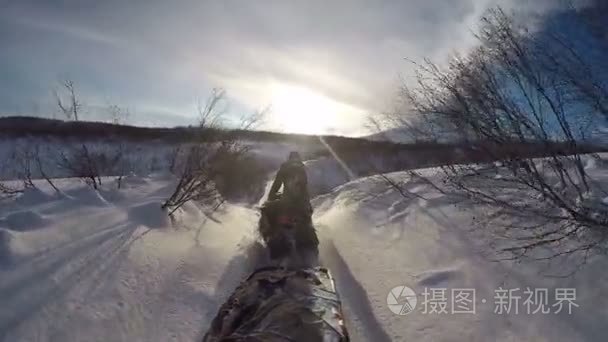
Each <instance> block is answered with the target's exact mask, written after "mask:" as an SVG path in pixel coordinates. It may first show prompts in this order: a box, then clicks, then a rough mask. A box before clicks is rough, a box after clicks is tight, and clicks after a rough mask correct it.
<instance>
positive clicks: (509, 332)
mask: <svg viewBox="0 0 608 342" xmlns="http://www.w3.org/2000/svg"><path fill="white" fill-rule="evenodd" d="M315 165H316V166H315ZM308 167H309V172H311V170H312V171H313V175H311V181H312V183H313V184H311V186H313V187H315V188H316V189H326V188H328V187H333V186H337V187H336V188H334V189H333V190H330V191H329V192H328V193H326V194H323V195H320V196H318V197H317V198H316V199H315V200H314V206H315V216H314V221H315V224H316V226H317V228H318V231H319V234H320V237H321V259H322V263H324V264H325V265H326V266H328V267H329V268H330V269H331V270H332V271H333V273H334V275H335V276H336V278H337V283H338V287H339V289H340V292H341V295H342V299H343V301H344V309H345V314H346V318H347V325H348V327H349V328H350V332H351V334H352V337H353V340H354V341H376V342H379V341H391V340H393V341H492V340H499V341H526V340H534V341H604V340H605V336H606V334H608V331H607V328H606V325H605V322H606V321H607V320H608V311H607V310H606V308H607V307H608V305H607V304H608V303H606V301H607V298H608V286H607V285H606V284H608V279H606V278H607V277H608V276H607V275H606V272H605V269H606V266H607V264H606V260H604V258H598V259H597V260H591V262H590V264H589V265H588V266H587V267H586V268H585V269H583V270H582V271H580V272H579V273H577V274H576V275H575V276H574V277H571V278H567V279H562V278H547V277H541V276H540V275H539V273H540V272H541V271H542V270H541V266H539V265H537V264H532V263H519V264H515V263H513V264H510V263H504V262H502V263H498V262H492V261H490V260H488V258H487V255H488V253H487V251H488V249H489V247H488V245H489V241H487V240H485V239H484V236H483V235H481V236H480V235H479V234H478V233H474V232H471V229H470V228H471V227H472V226H473V221H474V220H473V218H474V217H475V216H476V215H483V212H482V211H481V209H474V208H467V209H466V210H463V209H462V208H459V207H458V206H456V205H454V204H452V203H451V202H450V201H449V200H448V199H446V198H445V197H443V196H442V195H440V194H437V193H434V192H433V191H431V189H429V188H428V186H426V185H424V184H421V183H416V182H411V183H409V184H407V186H406V188H407V190H408V191H409V192H412V193H416V194H418V195H423V196H424V197H425V198H426V199H421V198H418V197H412V198H410V199H405V198H403V197H401V196H400V195H399V194H398V193H397V192H396V191H395V190H393V189H391V188H389V187H387V185H386V184H385V183H384V181H383V180H381V179H379V178H376V177H371V178H364V179H358V180H354V181H350V182H349V180H348V178H349V177H348V176H347V175H342V174H339V175H336V174H333V172H334V171H335V170H336V167H337V166H335V165H334V167H330V166H327V164H324V163H318V162H317V163H309V164H308ZM593 167H595V168H598V169H599V168H600V167H603V166H597V165H594V166H593ZM315 168H320V169H321V168H322V169H323V170H324V171H323V172H317V173H314V169H315ZM332 170H333V171H332ZM323 174H325V175H326V176H327V177H325V178H324V177H322V175H323ZM390 176H391V177H393V178H394V179H400V178H403V177H405V174H402V173H395V174H391V175H390ZM319 182H323V183H322V184H320V183H319ZM343 183H345V184H343ZM319 184H320V185H319ZM104 185H105V187H106V188H105V190H102V191H100V192H99V193H97V192H94V191H93V190H91V189H89V188H87V187H86V186H85V185H83V184H81V183H80V182H79V181H77V180H72V179H66V180H63V181H61V182H58V186H59V187H60V188H61V189H62V190H63V192H64V195H61V196H56V195H50V194H52V191H50V189H47V188H45V187H44V184H42V183H41V184H40V188H41V189H42V190H43V191H42V192H39V191H28V192H26V193H24V194H23V195H21V196H20V197H18V198H16V199H10V200H4V201H2V202H0V298H2V299H1V303H2V305H0V340H4V341H197V340H200V339H201V338H202V336H203V334H204V332H205V331H206V330H207V328H208V326H209V323H210V320H211V319H212V318H213V316H214V315H215V314H216V312H217V309H218V307H219V305H220V304H221V303H222V302H223V301H224V300H225V299H226V298H227V296H228V295H229V294H230V293H231V292H232V290H233V289H234V288H235V287H236V285H237V284H238V282H239V281H240V280H241V279H242V278H243V277H244V276H245V275H246V274H247V273H249V272H250V271H252V270H253V268H254V267H255V265H254V264H255V262H256V260H257V259H258V257H259V253H260V249H259V246H258V245H257V244H256V242H255V241H256V237H255V232H254V230H255V226H256V223H257V218H258V214H257V212H256V210H255V207H254V206H251V205H245V204H239V205H237V204H229V203H228V204H226V205H225V206H224V207H222V208H221V209H220V210H219V211H217V212H214V213H204V212H203V211H202V210H201V209H200V208H199V207H197V206H196V205H194V204H191V205H188V206H187V207H185V208H184V210H183V211H181V212H179V213H178V215H177V218H176V220H174V221H173V222H171V221H170V220H168V219H167V218H166V217H165V216H164V215H163V214H162V213H161V212H160V210H159V207H160V203H161V201H162V200H163V199H164V198H166V196H167V195H168V192H170V190H171V185H172V180H171V179H170V178H168V177H164V176H160V175H153V176H149V177H129V178H128V179H127V180H126V187H124V188H123V189H121V190H117V189H115V187H114V186H113V183H112V182H111V181H106V182H104ZM319 191H320V190H319ZM399 285H406V286H408V287H410V288H412V289H413V290H414V291H416V293H417V294H418V307H417V308H416V310H415V311H414V312H412V313H410V314H409V315H406V316H399V315H396V314H393V313H392V312H391V311H390V310H389V308H388V306H387V296H388V294H389V292H390V290H391V289H392V288H394V287H396V286H399ZM499 287H502V288H503V289H515V288H519V289H520V290H521V291H520V292H519V293H518V295H519V296H521V299H520V300H519V303H518V307H519V313H518V314H516V313H515V312H514V308H511V313H510V314H499V313H495V295H496V293H495V290H496V289H499ZM527 287H530V288H531V289H538V288H548V289H549V290H550V291H551V292H550V297H549V301H548V302H549V305H551V304H554V303H555V302H556V301H555V298H554V295H553V292H554V291H555V289H556V288H576V290H577V294H576V295H577V297H576V301H575V303H576V304H577V305H578V307H575V308H573V312H572V314H568V313H567V308H566V307H564V309H563V311H562V312H561V313H559V314H555V311H556V307H550V310H551V313H549V314H542V313H536V314H527V313H526V306H525V305H524V303H523V302H524V300H525V299H526V296H525V295H524V294H523V291H524V290H525V289H526V288H527ZM460 288H465V289H469V288H470V289H475V290H476V296H475V298H476V305H475V309H476V310H475V313H474V314H473V313H469V314H464V313H462V314H457V313H454V314H451V313H450V310H451V309H452V305H451V303H450V299H451V293H450V291H451V290H452V289H460ZM425 289H436V290H441V289H446V290H447V291H448V292H447V310H448V313H447V314H437V313H433V314H430V313H427V314H425V313H423V312H422V311H421V309H423V305H422V302H423V295H422V293H423V292H424V290H425ZM435 299H437V298H435ZM483 299H485V300H486V302H485V303H482V300H483ZM437 302H442V301H441V300H438V301H437ZM427 304H428V303H427ZM534 308H535V307H533V309H534Z"/></svg>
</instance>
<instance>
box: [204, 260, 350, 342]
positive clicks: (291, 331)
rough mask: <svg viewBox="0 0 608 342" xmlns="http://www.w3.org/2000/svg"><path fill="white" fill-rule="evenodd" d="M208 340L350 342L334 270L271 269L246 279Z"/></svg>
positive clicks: (217, 319)
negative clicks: (331, 271) (331, 272)
mask: <svg viewBox="0 0 608 342" xmlns="http://www.w3.org/2000/svg"><path fill="white" fill-rule="evenodd" d="M203 341H204V342H215V341H273V342H274V341H277V342H278V341H298V342H299V341H309V342H315V341H319V342H346V341H349V337H348V333H347V330H346V326H345V325H344V318H343V315H342V309H341V302H340V297H339V295H338V293H337V290H336V286H335V282H334V279H333V278H332V276H331V274H330V272H329V270H328V269H326V268H323V267H315V268H309V269H299V270H295V269H285V268H281V267H274V266H273V267H265V268H261V269H258V270H257V271H255V272H253V274H251V275H250V276H249V277H248V278H247V279H246V280H245V281H243V282H242V283H241V284H240V285H239V286H238V287H237V289H236V290H235V291H234V293H233V294H232V296H230V298H228V300H227V301H226V303H225V304H224V305H222V306H221V307H220V310H219V312H218V314H217V316H216V317H215V319H214V320H213V322H212V323H211V327H210V330H209V332H207V334H206V335H205V337H204V338H203Z"/></svg>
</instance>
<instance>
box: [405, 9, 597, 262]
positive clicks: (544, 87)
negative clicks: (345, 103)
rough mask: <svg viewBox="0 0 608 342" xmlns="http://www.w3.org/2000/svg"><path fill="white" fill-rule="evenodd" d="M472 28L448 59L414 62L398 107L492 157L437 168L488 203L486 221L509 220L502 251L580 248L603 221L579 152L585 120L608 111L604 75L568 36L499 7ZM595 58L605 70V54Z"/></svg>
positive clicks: (433, 130)
mask: <svg viewBox="0 0 608 342" xmlns="http://www.w3.org/2000/svg"><path fill="white" fill-rule="evenodd" d="M477 37H478V39H479V42H480V46H479V47H478V48H476V49H475V50H474V51H473V52H471V53H470V54H468V55H466V56H457V57H456V58H454V59H452V60H451V61H450V63H449V64H448V65H447V66H446V67H440V66H438V65H436V64H433V63H431V62H430V61H425V63H422V64H416V66H417V75H418V81H417V84H416V86H414V87H411V86H410V87H408V86H404V88H403V91H402V96H403V98H404V99H405V101H406V102H407V103H408V104H409V109H410V111H408V112H407V113H400V114H399V113H398V114H397V115H401V116H402V118H401V119H402V120H410V119H411V118H412V114H413V115H414V119H415V120H417V121H418V122H421V123H424V126H425V128H426V129H427V132H428V133H427V134H439V135H441V134H446V133H449V134H450V138H451V139H453V140H454V139H455V140H457V141H459V142H467V143H468V144H469V146H474V148H471V149H470V150H468V151H467V153H469V154H477V155H478V156H477V159H479V160H485V161H487V162H490V163H488V164H486V165H485V166H484V167H482V166H481V165H478V164H477V165H471V164H451V165H446V166H444V167H443V172H444V176H445V179H447V181H448V186H447V187H448V188H449V189H450V191H452V192H453V193H455V194H458V195H459V196H460V197H461V198H466V199H467V200H469V201H471V202H473V203H476V204H481V205H486V206H489V207H490V208H493V209H492V210H493V215H491V217H492V219H493V222H499V221H502V222H503V223H504V222H507V221H508V224H505V225H503V227H504V226H506V227H507V228H508V229H504V230H502V231H501V234H502V237H504V238H505V239H506V240H507V241H509V243H510V244H509V246H508V247H506V248H504V251H507V252H509V253H511V254H512V255H515V256H517V257H522V256H525V255H528V252H530V251H532V250H536V249H538V248H539V247H544V246H553V245H555V244H557V243H560V242H564V241H569V242H571V241H577V243H576V246H575V247H571V248H569V249H567V251H566V252H564V251H563V250H561V251H559V252H555V255H557V254H564V253H566V254H571V253H578V252H582V253H584V254H585V255H586V254H587V253H588V251H589V250H590V249H593V248H595V247H598V246H600V245H601V243H603V241H605V238H606V232H607V231H606V227H607V226H608V212H607V210H605V209H604V208H603V207H601V206H598V205H596V204H595V203H594V202H593V201H591V198H592V197H593V196H592V195H593V193H599V194H601V193H604V191H603V190H602V189H601V188H600V186H599V184H597V182H595V181H594V180H593V179H592V178H591V177H590V175H589V174H588V173H587V171H586V169H585V165H584V161H583V158H582V157H581V153H582V152H585V151H590V150H592V148H590V142H589V141H587V137H588V134H589V132H590V129H591V127H593V126H595V125H598V124H600V123H602V124H604V123H606V120H607V119H608V105H607V102H606V101H608V96H607V95H608V91H607V89H606V83H605V82H603V80H602V79H598V76H599V77H601V74H600V75H597V74H596V73H595V72H594V71H595V70H597V69H596V67H597V66H595V65H591V64H590V63H589V61H588V60H586V59H585V58H583V56H582V55H581V54H580V52H579V51H580V50H579V49H578V48H577V47H576V46H575V44H574V43H573V42H572V40H571V39H568V38H567V37H564V36H561V35H559V34H557V33H554V32H551V31H550V30H548V31H547V30H546V31H542V30H541V31H540V32H539V31H531V30H528V29H527V28H526V27H525V26H522V25H520V24H518V23H517V21H516V20H515V17H513V16H512V15H508V14H506V13H505V12H503V11H502V10H501V9H494V10H491V11H489V12H488V13H487V15H486V16H484V18H483V19H482V26H481V29H480V32H479V34H478V36H477ZM595 62H596V63H600V64H601V63H604V65H600V66H599V67H601V68H604V70H606V69H605V63H606V60H605V59H604V60H597V61H595ZM538 157H543V158H542V159H538ZM492 161H500V163H491V162H492ZM513 218H520V220H515V219H513ZM523 218H525V219H523ZM514 222H515V223H514ZM516 223H517V224H516ZM549 227H552V228H549ZM589 231H592V232H595V233H594V234H584V232H589ZM581 235H585V237H586V238H585V239H581V238H580V237H581ZM575 237H576V239H575ZM545 257H546V256H545Z"/></svg>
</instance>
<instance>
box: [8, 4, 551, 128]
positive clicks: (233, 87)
mask: <svg viewBox="0 0 608 342" xmlns="http://www.w3.org/2000/svg"><path fill="white" fill-rule="evenodd" d="M558 1H559V0H536V1H526V0H401V1H384V0H378V1H366V0H348V1H346V0H336V1H327V0H324V1H317V0H307V1H279V0H277V1H266V0H259V1H246V0H240V1H236V0H223V1H219V0H218V1H201V0H197V1H195V0H174V1H161V0H132V1H122V0H104V1H96V0H80V1H77V0H46V1H42V0H39V1H34V0H0V46H1V49H0V113H3V114H4V115H15V114H18V115H19V114H20V115H39V116H51V117H52V116H58V114H57V110H56V109H55V107H56V106H55V105H54V103H53V95H52V94H53V92H52V89H53V88H54V87H56V86H57V84H58V82H59V81H61V80H64V79H70V80H73V81H74V83H75V84H76V88H77V91H78V95H79V97H80V99H81V102H83V103H85V104H86V107H85V109H84V113H83V114H82V116H83V117H84V119H89V120H105V119H107V118H106V117H104V115H105V114H104V108H105V107H107V106H109V105H111V104H115V105H119V106H121V107H122V108H125V109H128V110H129V112H130V115H129V118H128V121H129V123H132V124H137V125H143V126H176V125H186V124H192V123H195V122H196V103H197V100H200V99H202V100H204V99H205V98H207V97H208V96H209V94H210V93H211V91H212V89H213V88H223V89H225V90H226V92H227V96H228V103H229V107H228V109H227V115H228V116H229V117H230V118H234V120H233V121H236V118H239V117H241V116H242V115H246V114H248V113H252V112H254V111H256V110H259V109H262V108H270V111H269V114H268V116H267V117H266V119H265V121H264V123H263V125H262V126H261V127H260V128H262V129H269V130H276V131H285V132H294V133H313V134H339V135H348V136H357V135H362V134H366V132H367V130H368V128H367V127H368V125H367V117H368V115H370V114H374V113H377V112H380V111H383V110H385V109H386V108H387V106H390V104H391V101H393V99H394V96H395V92H396V91H397V87H398V85H399V83H400V82H406V83H407V82H409V80H410V79H411V78H412V75H413V73H412V67H413V66H412V64H411V63H410V62H408V61H407V60H406V58H407V59H410V60H417V61H420V60H422V59H423V58H430V59H432V60H434V61H441V60H444V59H447V57H448V55H449V54H451V53H453V52H456V51H460V52H463V51H466V50H467V49H469V48H471V47H472V46H473V45H474V43H475V40H474V38H473V35H472V32H473V31H474V29H475V27H476V23H477V20H478V18H479V16H480V15H481V14H482V13H483V12H484V11H485V10H486V9H487V8H489V7H492V6H496V5H500V6H502V7H503V8H505V9H507V10H518V11H531V12H541V13H542V12H543V11H547V10H549V9H551V8H553V7H554V6H556V4H557V2H558Z"/></svg>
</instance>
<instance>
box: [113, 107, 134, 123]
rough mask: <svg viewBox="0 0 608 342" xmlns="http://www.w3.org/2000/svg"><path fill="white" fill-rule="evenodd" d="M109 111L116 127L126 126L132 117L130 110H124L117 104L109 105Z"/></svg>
mask: <svg viewBox="0 0 608 342" xmlns="http://www.w3.org/2000/svg"><path fill="white" fill-rule="evenodd" d="M107 111H108V114H109V115H110V120H111V122H112V123H113V124H115V125H120V124H125V123H126V122H127V121H128V120H129V117H130V116H131V112H130V111H129V110H128V109H124V108H122V107H121V106H119V105H116V104H109V105H108V106H107Z"/></svg>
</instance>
